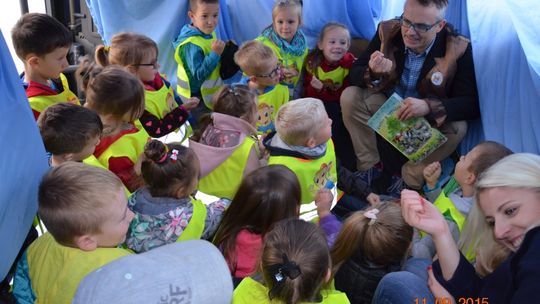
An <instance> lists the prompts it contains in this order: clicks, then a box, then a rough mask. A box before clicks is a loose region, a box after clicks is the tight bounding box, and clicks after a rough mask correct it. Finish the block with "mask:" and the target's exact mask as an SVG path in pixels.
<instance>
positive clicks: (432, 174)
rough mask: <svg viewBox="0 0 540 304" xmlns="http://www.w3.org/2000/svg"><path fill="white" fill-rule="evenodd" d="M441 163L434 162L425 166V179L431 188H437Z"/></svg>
mask: <svg viewBox="0 0 540 304" xmlns="http://www.w3.org/2000/svg"><path fill="white" fill-rule="evenodd" d="M441 170H442V169H441V163H439V162H433V163H431V164H429V165H427V167H425V168H424V179H425V180H426V184H427V186H428V188H429V189H433V188H435V186H436V185H437V181H438V180H439V177H441Z"/></svg>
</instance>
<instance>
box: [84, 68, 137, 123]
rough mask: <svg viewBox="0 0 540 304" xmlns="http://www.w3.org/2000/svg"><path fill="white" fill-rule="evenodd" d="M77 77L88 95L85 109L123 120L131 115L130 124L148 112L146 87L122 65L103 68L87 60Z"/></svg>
mask: <svg viewBox="0 0 540 304" xmlns="http://www.w3.org/2000/svg"><path fill="white" fill-rule="evenodd" d="M76 74H77V76H78V78H79V84H80V86H81V87H82V89H83V90H84V92H85V94H86V104H85V106H86V107H87V108H89V109H92V110H94V111H96V112H97V113H98V114H99V115H112V116H113V117H114V118H116V119H118V120H121V119H122V117H124V115H125V114H126V113H130V121H134V120H136V119H138V118H139V117H140V116H141V115H142V113H143V112H144V87H143V84H142V82H141V81H140V80H139V78H137V76H135V75H133V74H131V73H129V72H128V71H127V70H126V69H125V68H123V67H121V66H118V65H111V66H107V67H105V68H101V67H99V66H96V65H95V64H92V63H91V62H90V61H88V60H85V61H83V62H81V65H80V67H79V69H78V70H77V73H76Z"/></svg>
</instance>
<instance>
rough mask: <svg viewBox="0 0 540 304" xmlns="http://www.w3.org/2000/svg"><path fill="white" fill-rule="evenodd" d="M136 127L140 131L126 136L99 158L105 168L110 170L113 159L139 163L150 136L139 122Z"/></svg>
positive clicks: (136, 122)
mask: <svg viewBox="0 0 540 304" xmlns="http://www.w3.org/2000/svg"><path fill="white" fill-rule="evenodd" d="M135 127H136V128H137V129H138V130H139V131H137V132H136V133H129V134H124V135H123V136H121V137H120V138H118V139H117V140H116V141H115V142H114V143H112V144H111V145H110V146H109V147H108V148H107V149H106V150H105V151H103V153H101V155H100V156H99V157H98V158H97V159H98V160H99V162H100V163H101V164H102V165H103V166H104V167H105V168H107V169H109V159H110V158H111V157H127V158H129V160H131V161H132V162H133V163H134V164H135V163H137V160H138V159H139V156H140V155H141V154H142V153H143V152H144V146H145V145H146V143H147V142H148V139H149V138H150V135H148V133H146V131H145V130H144V128H143V127H142V125H141V122H140V121H139V120H136V121H135Z"/></svg>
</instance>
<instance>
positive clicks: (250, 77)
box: [249, 76, 257, 83]
mask: <svg viewBox="0 0 540 304" xmlns="http://www.w3.org/2000/svg"><path fill="white" fill-rule="evenodd" d="M249 82H253V83H257V77H255V76H249Z"/></svg>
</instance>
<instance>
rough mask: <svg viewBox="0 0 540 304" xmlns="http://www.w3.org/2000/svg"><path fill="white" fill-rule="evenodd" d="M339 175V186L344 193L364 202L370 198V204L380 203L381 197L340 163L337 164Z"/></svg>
mask: <svg viewBox="0 0 540 304" xmlns="http://www.w3.org/2000/svg"><path fill="white" fill-rule="evenodd" d="M337 175H338V176H337V179H338V180H337V186H338V188H339V189H341V190H342V191H343V192H345V193H347V194H350V195H353V196H355V197H357V198H359V199H362V200H364V199H367V198H368V197H369V198H370V199H369V200H368V202H369V203H370V204H373V203H376V202H377V201H378V199H379V196H378V195H376V194H375V193H373V191H372V190H371V187H370V186H369V185H368V184H366V183H365V182H364V181H363V180H361V179H360V178H358V177H357V176H355V175H354V174H353V173H352V172H351V171H349V170H348V169H347V168H345V167H344V166H342V165H341V163H340V162H339V161H338V163H337ZM370 195H371V196H370Z"/></svg>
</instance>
